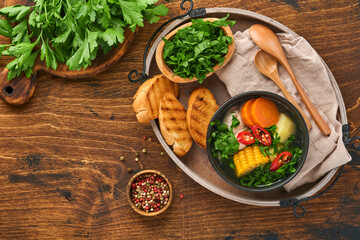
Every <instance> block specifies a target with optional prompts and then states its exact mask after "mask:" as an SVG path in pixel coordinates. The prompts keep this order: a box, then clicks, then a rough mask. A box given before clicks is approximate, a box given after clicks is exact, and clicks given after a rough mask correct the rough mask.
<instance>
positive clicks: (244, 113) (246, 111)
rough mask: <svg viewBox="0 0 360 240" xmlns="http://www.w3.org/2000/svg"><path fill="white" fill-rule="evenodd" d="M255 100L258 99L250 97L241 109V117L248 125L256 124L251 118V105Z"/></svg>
mask: <svg viewBox="0 0 360 240" xmlns="http://www.w3.org/2000/svg"><path fill="white" fill-rule="evenodd" d="M255 100H256V99H255V98H253V99H250V100H249V101H247V102H246V103H245V104H244V105H243V107H242V108H241V111H240V114H241V119H242V121H243V122H244V123H245V125H246V126H248V127H252V126H254V125H255V123H254V122H253V120H252V119H251V115H250V108H251V105H252V104H253V103H254V102H255Z"/></svg>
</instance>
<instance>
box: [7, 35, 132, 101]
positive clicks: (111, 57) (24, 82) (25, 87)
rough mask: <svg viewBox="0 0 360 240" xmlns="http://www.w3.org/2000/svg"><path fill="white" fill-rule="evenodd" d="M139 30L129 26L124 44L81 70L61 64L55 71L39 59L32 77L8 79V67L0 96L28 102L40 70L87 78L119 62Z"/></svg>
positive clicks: (9, 99) (60, 75) (99, 56)
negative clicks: (132, 29) (70, 68)
mask: <svg viewBox="0 0 360 240" xmlns="http://www.w3.org/2000/svg"><path fill="white" fill-rule="evenodd" d="M138 30H139V28H137V29H136V31H135V32H132V31H131V30H130V29H128V28H127V29H126V30H125V32H124V37H125V40H124V42H123V43H122V44H119V45H118V46H117V47H116V48H114V49H113V50H111V52H109V53H108V54H107V55H104V54H102V51H99V53H98V56H97V57H96V59H95V60H94V61H93V63H92V65H91V66H89V67H87V68H86V69H82V70H80V71H77V70H73V71H71V70H69V68H68V66H66V64H59V66H58V68H57V70H56V71H55V70H53V69H48V68H47V67H46V64H45V63H44V62H42V61H40V60H39V59H37V61H36V63H35V67H34V74H33V76H32V77H31V79H29V78H27V77H26V76H25V74H22V75H20V76H19V77H17V78H15V79H12V80H10V81H8V80H7V76H8V69H6V68H5V69H4V70H3V71H2V72H1V73H0V97H1V98H2V99H3V100H4V101H5V102H7V103H9V104H12V105H20V104H24V103H26V102H27V101H28V100H29V99H30V98H31V97H32V95H33V94H34V91H35V87H36V75H37V73H38V72H39V71H40V70H42V71H45V72H47V73H50V74H51V75H54V76H58V77H62V78H86V77H91V76H94V75H96V74H98V73H100V72H102V71H104V70H106V69H107V68H108V67H109V66H110V65H112V64H113V63H115V62H117V61H118V60H119V59H120V58H121V57H122V56H123V55H124V54H125V52H126V51H127V50H128V49H129V47H130V45H131V43H132V42H133V41H134V39H135V36H136V34H137V33H138Z"/></svg>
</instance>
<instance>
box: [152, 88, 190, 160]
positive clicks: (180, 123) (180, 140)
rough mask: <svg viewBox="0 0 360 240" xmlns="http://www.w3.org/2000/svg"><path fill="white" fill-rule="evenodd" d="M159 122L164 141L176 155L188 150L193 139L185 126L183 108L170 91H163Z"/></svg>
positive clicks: (181, 154)
mask: <svg viewBox="0 0 360 240" xmlns="http://www.w3.org/2000/svg"><path fill="white" fill-rule="evenodd" d="M159 124H160V131H161V134H162V135H163V137H164V139H165V141H166V143H167V144H168V145H171V146H172V147H173V151H174V153H175V154H176V155H177V156H179V157H182V156H184V155H185V154H186V153H187V152H188V151H189V150H190V148H191V145H192V142H193V140H192V138H191V135H190V133H189V131H188V129H187V126H186V112H185V109H184V107H183V105H182V104H181V103H180V102H179V100H177V98H176V97H175V96H174V94H172V93H170V92H167V93H165V95H164V98H163V99H162V100H161V101H160V107H159Z"/></svg>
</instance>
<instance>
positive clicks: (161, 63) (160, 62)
mask: <svg viewBox="0 0 360 240" xmlns="http://www.w3.org/2000/svg"><path fill="white" fill-rule="evenodd" d="M204 20H205V21H210V22H213V21H216V20H219V19H218V18H204ZM191 25H192V22H189V23H186V24H184V25H181V26H180V27H178V28H176V29H175V30H173V31H172V32H170V33H169V34H168V35H166V36H165V38H166V39H168V40H169V39H170V38H172V37H173V36H174V35H175V34H176V33H177V32H178V31H179V30H180V29H182V28H185V27H188V26H191ZM221 28H222V30H223V31H224V33H225V34H226V35H227V36H229V37H231V38H232V39H234V35H233V33H232V31H231V29H230V27H228V26H227V27H223V26H222V27H221ZM164 46H165V42H164V41H161V42H160V43H159V45H158V47H157V48H156V54H155V59H156V63H157V66H158V68H159V69H160V71H161V72H162V74H164V75H165V77H167V78H168V79H170V80H171V81H173V82H177V83H189V82H195V81H197V80H198V79H197V78H192V79H189V78H182V77H180V76H178V75H175V74H174V72H173V71H172V70H171V68H170V67H169V66H168V65H167V64H166V63H165V60H164V58H163V53H164ZM234 52H235V43H234V41H233V42H232V43H231V44H230V45H229V46H228V52H227V54H226V55H225V61H224V63H223V64H222V65H221V66H220V65H219V64H217V65H215V66H214V68H213V70H214V72H215V71H217V70H219V69H220V68H222V67H223V66H225V65H226V63H228V62H229V61H230V59H231V57H232V55H233V54H234ZM214 72H209V73H208V74H206V77H208V76H210V75H211V74H213V73H214Z"/></svg>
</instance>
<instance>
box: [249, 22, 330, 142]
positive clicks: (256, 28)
mask: <svg viewBox="0 0 360 240" xmlns="http://www.w3.org/2000/svg"><path fill="white" fill-rule="evenodd" d="M250 36H251V38H252V39H253V40H254V42H255V43H256V44H257V45H258V46H259V47H260V48H261V49H263V50H264V51H265V52H267V53H269V54H270V55H272V56H274V57H275V58H276V59H277V60H278V61H279V62H280V63H281V64H282V65H283V66H284V67H285V69H286V71H287V72H288V73H289V75H290V77H291V79H292V81H293V83H294V85H295V87H296V89H297V91H298V93H299V95H300V97H301V99H302V100H303V102H304V104H305V106H306V108H307V109H308V111H309V113H310V115H311V116H312V118H313V119H314V121H315V122H316V124H317V125H318V127H319V129H320V131H321V132H322V133H323V134H324V135H326V136H328V135H330V133H331V130H330V128H329V125H328V124H327V123H326V122H325V120H324V119H323V118H322V117H321V115H320V114H319V112H318V111H317V110H316V108H315V106H314V104H313V103H312V102H311V101H310V99H309V97H308V96H307V95H306V93H305V91H304V89H303V88H302V87H301V85H300V83H299V82H298V81H297V80H296V77H295V75H294V73H293V71H292V70H291V67H290V64H289V62H288V60H287V58H286V56H285V53H284V51H283V49H282V47H281V44H280V41H279V39H278V38H277V37H276V35H275V33H274V32H273V31H272V30H271V29H270V28H268V27H266V26H264V25H261V24H255V25H252V26H251V28H250Z"/></svg>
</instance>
